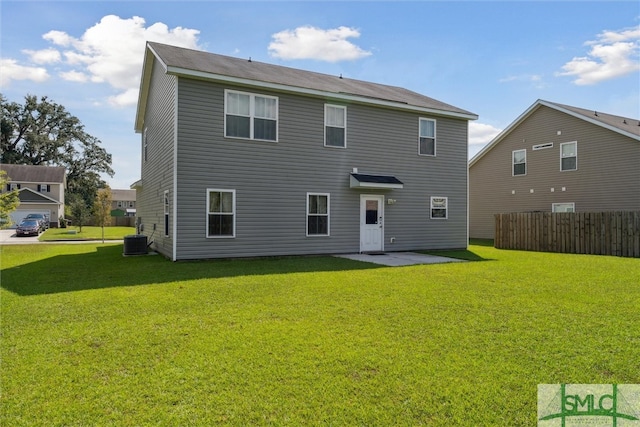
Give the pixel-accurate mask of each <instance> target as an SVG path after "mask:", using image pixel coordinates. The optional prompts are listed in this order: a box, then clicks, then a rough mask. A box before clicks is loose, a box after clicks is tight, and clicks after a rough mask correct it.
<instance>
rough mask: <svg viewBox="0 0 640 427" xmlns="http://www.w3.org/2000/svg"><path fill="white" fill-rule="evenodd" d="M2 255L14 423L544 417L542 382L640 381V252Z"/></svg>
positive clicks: (499, 421)
mask: <svg viewBox="0 0 640 427" xmlns="http://www.w3.org/2000/svg"><path fill="white" fill-rule="evenodd" d="M0 249H1V251H2V252H1V254H0V255H1V257H2V258H1V261H2V290H1V292H2V295H1V297H2V299H1V307H0V308H1V310H2V311H1V316H2V319H1V320H2V348H1V356H2V371H1V380H2V384H1V385H2V402H1V403H2V407H1V410H2V413H1V417H2V418H1V419H2V425H7V426H9V425H10V426H55V425H65V426H85V425H91V426H105V425H114V426H115V425H117V426H145V425H154V426H155V425H163V426H178V425H180V426H186V425H203V426H210V425H234V426H248V425H290V426H300V425H332V426H343V425H367V426H390V425H393V426H419V425H429V426H530V425H535V424H536V413H537V402H536V398H537V385H538V384H544V383H607V384H608V383H640V260H638V259H628V258H616V257H604V256H585V255H566V254H549V253H533V252H520V251H500V250H496V249H494V248H492V247H490V246H482V245H473V246H470V248H469V251H462V252H465V253H462V254H460V255H462V256H463V257H465V258H467V259H479V260H480V261H474V262H465V263H450V264H437V265H420V266H410V267H395V268H389V267H381V266H376V265H371V264H366V263H359V262H356V261H350V260H346V259H339V258H332V257H291V258H286V257H285V258H273V259H253V260H222V261H203V262H178V263H172V262H170V261H167V260H165V259H164V258H162V257H160V256H141V257H123V256H122V245H121V244H111V245H109V244H105V245H102V244H99V245H95V244H80V245H31V246H26V245H25V246H5V247H2V248H0Z"/></svg>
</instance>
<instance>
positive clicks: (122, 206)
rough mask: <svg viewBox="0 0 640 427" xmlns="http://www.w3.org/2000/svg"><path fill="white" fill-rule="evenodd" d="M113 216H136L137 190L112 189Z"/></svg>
mask: <svg viewBox="0 0 640 427" xmlns="http://www.w3.org/2000/svg"><path fill="white" fill-rule="evenodd" d="M111 216H136V190H119V189H112V190H111Z"/></svg>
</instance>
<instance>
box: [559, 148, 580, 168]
mask: <svg viewBox="0 0 640 427" xmlns="http://www.w3.org/2000/svg"><path fill="white" fill-rule="evenodd" d="M567 144H575V145H576V155H575V156H574V157H575V158H576V168H575V169H562V159H563V157H562V147H563V146H565V145H567ZM567 158H568V157H567ZM577 170H578V141H569V142H563V143H561V144H560V172H574V171H577Z"/></svg>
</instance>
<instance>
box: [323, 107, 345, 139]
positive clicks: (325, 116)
mask: <svg viewBox="0 0 640 427" xmlns="http://www.w3.org/2000/svg"><path fill="white" fill-rule="evenodd" d="M329 107H331V108H337V109H340V110H342V116H343V118H344V126H342V127H340V126H333V125H329V124H327V118H328V115H327V109H328V108H329ZM327 127H332V128H341V129H344V145H343V146H339V145H328V144H327ZM324 146H325V147H327V148H343V149H344V148H347V107H346V106H344V105H336V104H324Z"/></svg>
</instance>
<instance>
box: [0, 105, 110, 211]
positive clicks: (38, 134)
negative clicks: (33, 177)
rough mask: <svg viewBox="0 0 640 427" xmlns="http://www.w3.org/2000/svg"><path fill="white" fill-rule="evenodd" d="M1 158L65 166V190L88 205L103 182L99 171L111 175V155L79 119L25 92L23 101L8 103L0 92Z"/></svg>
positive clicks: (7, 161) (59, 107) (4, 160)
mask: <svg viewBox="0 0 640 427" xmlns="http://www.w3.org/2000/svg"><path fill="white" fill-rule="evenodd" d="M0 107H1V110H2V121H1V123H0V151H1V153H2V161H3V162H4V163H11V164H23V165H50V166H64V167H65V168H66V170H67V188H68V193H71V194H78V195H80V196H81V197H82V198H83V199H84V200H85V203H86V204H87V205H91V204H92V203H93V201H94V200H95V197H96V194H97V191H98V189H99V188H102V187H104V186H105V185H106V184H105V182H104V181H103V180H102V179H101V178H100V174H101V173H106V174H108V175H109V176H113V173H114V172H113V169H112V168H111V154H109V153H107V151H106V150H105V149H104V148H103V147H101V146H100V143H101V142H100V140H98V139H97V138H95V137H93V136H91V135H89V134H88V133H87V132H85V130H84V126H83V125H82V123H81V122H80V120H79V119H78V118H77V117H75V116H72V115H71V114H70V113H69V112H68V111H67V110H66V109H65V108H64V107H63V106H62V105H59V104H56V103H55V102H52V101H49V99H48V98H47V97H46V96H43V97H41V98H40V99H38V98H37V97H36V96H34V95H27V96H26V97H25V102H24V104H18V103H16V102H8V101H7V100H6V99H5V98H4V96H2V94H0Z"/></svg>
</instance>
